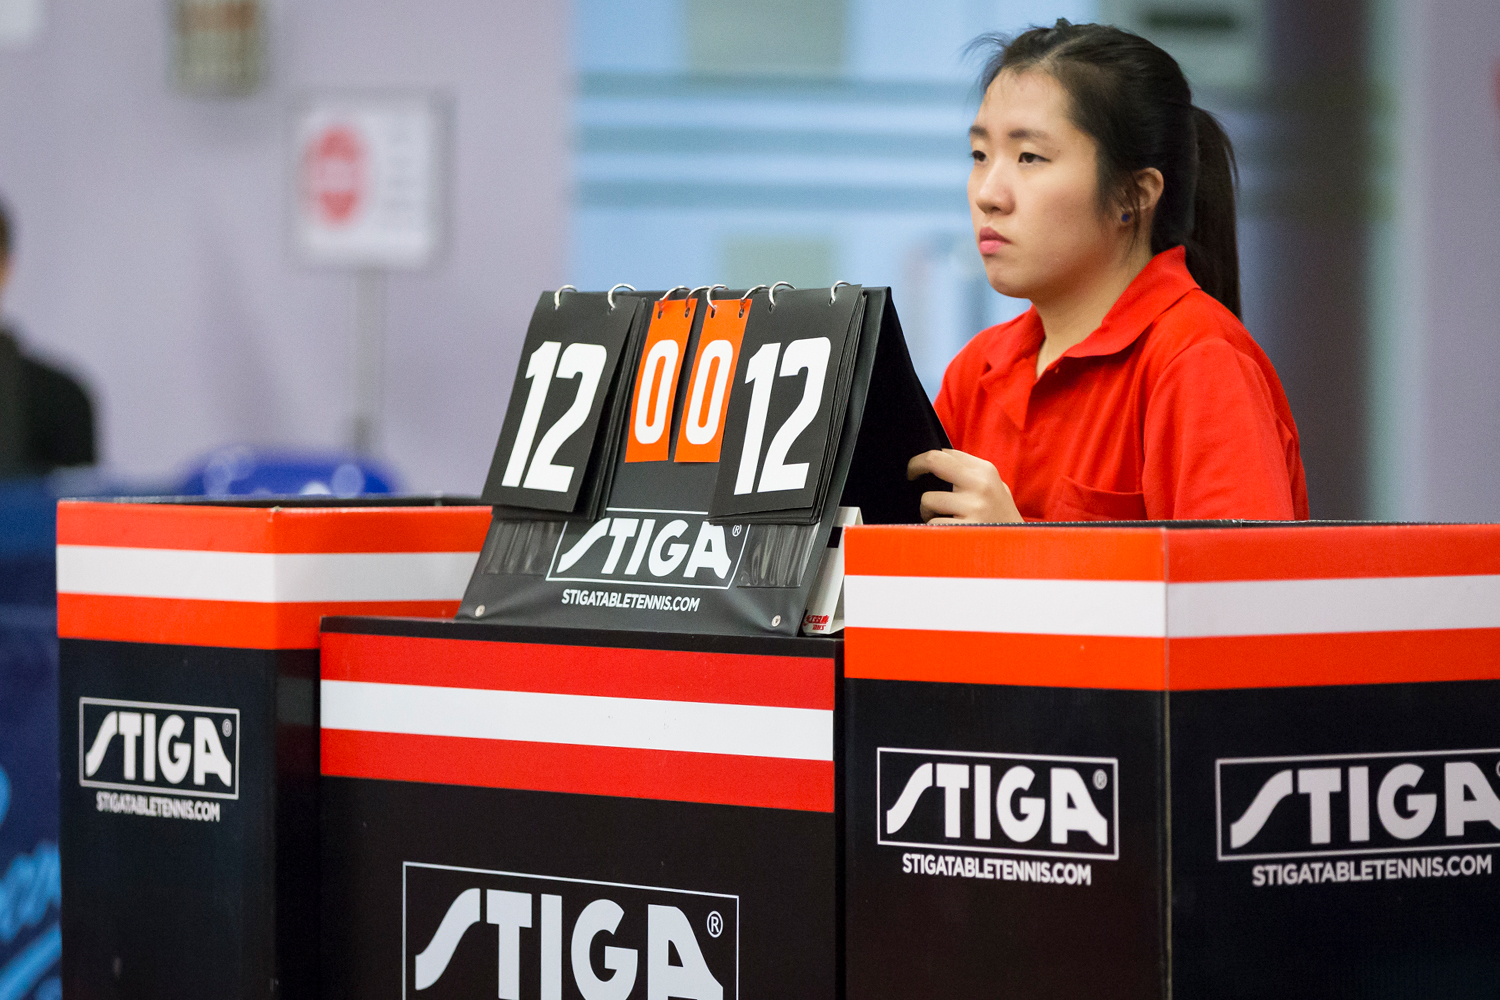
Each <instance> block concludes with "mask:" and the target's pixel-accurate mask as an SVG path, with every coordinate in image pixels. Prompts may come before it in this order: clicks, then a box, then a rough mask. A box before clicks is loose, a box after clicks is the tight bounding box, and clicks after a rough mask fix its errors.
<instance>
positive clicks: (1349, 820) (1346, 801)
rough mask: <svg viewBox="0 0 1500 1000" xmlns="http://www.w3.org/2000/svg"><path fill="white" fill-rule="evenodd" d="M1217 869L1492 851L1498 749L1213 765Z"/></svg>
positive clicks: (1496, 834)
mask: <svg viewBox="0 0 1500 1000" xmlns="http://www.w3.org/2000/svg"><path fill="white" fill-rule="evenodd" d="M1214 784H1215V795H1216V798H1217V802H1218V812H1219V815H1218V837H1219V844H1218V857H1219V860H1220V861H1235V860H1240V859H1245V860H1249V859H1257V858H1301V857H1312V856H1317V855H1331V854H1344V855H1348V854H1389V853H1393V852H1397V851H1440V850H1444V849H1447V848H1455V847H1457V848H1469V847H1500V795H1497V794H1496V788H1497V786H1500V750H1431V751H1425V750H1424V751H1417V752H1412V753H1378V754H1333V755H1324V756H1317V757H1243V758H1226V759H1222V760H1217V761H1215V762H1214Z"/></svg>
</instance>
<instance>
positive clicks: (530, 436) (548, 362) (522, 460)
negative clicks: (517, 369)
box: [500, 340, 609, 493]
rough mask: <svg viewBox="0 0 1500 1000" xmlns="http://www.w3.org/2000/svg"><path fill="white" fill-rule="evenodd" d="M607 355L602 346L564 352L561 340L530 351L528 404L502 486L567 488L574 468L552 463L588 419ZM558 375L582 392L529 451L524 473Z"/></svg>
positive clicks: (577, 347)
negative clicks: (532, 452) (528, 465)
mask: <svg viewBox="0 0 1500 1000" xmlns="http://www.w3.org/2000/svg"><path fill="white" fill-rule="evenodd" d="M559 352H561V355H562V356H561V358H559V357H558V354H559ZM608 359H609V352H608V351H607V350H606V349H605V347H604V345H603V344H582V343H579V344H569V345H568V347H567V350H563V348H562V344H561V343H559V342H558V341H556V340H548V341H544V342H543V343H542V345H541V346H540V347H538V348H537V349H536V350H534V351H532V352H531V359H530V360H529V361H528V362H527V363H526V378H527V379H528V380H529V381H530V382H531V388H530V390H529V391H528V392H527V394H526V408H525V409H524V410H522V411H521V424H520V427H519V428H518V429H517V430H516V442H515V444H514V445H512V446H511V449H510V458H509V460H507V461H506V463H505V475H504V476H502V477H501V479H500V485H502V486H512V487H514V486H522V487H524V488H525V489H528V490H547V491H550V492H553V493H566V492H568V488H569V487H570V486H571V485H572V481H573V473H574V472H575V471H576V470H575V467H574V466H571V465H554V464H553V462H552V460H553V458H555V457H556V456H557V452H558V449H560V448H561V447H562V446H563V444H564V443H565V442H566V441H567V440H568V438H570V437H572V436H573V435H574V434H576V433H578V429H579V428H580V427H582V426H583V425H584V423H585V422H586V421H587V420H588V416H589V411H590V409H592V408H593V405H594V396H595V395H596V394H597V393H598V392H599V380H600V378H601V377H602V376H603V375H604V365H605V362H606V361H608ZM554 376H555V377H556V378H558V379H561V380H564V381H568V380H572V379H574V378H577V379H578V380H579V381H578V393H577V395H575V396H574V397H573V404H572V405H571V406H569V407H568V408H567V410H566V411H564V412H563V414H562V415H561V416H560V417H558V418H557V421H556V422H555V423H553V425H552V426H551V427H550V428H548V429H547V432H546V433H545V434H543V435H542V440H541V441H540V442H539V443H538V444H537V446H536V454H534V455H531V463H530V470H529V471H526V470H527V461H526V460H527V456H528V455H530V453H531V443H532V441H534V440H535V439H536V431H537V425H538V424H539V423H540V422H541V418H542V409H543V408H544V407H545V406H546V405H547V392H548V390H549V389H550V388H551V387H552V381H553V378H554ZM523 471H524V472H526V479H525V481H524V482H522V479H521V474H522V472H523Z"/></svg>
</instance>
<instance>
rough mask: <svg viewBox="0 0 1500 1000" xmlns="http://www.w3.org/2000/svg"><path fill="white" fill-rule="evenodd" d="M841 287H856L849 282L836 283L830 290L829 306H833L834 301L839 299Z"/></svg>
mask: <svg viewBox="0 0 1500 1000" xmlns="http://www.w3.org/2000/svg"><path fill="white" fill-rule="evenodd" d="M840 285H848V286H849V287H850V288H853V287H854V285H853V283H852V282H848V281H835V282H834V283H833V287H831V288H829V289H828V304H829V305H833V303H834V301H835V300H836V299H838V297H839V286H840Z"/></svg>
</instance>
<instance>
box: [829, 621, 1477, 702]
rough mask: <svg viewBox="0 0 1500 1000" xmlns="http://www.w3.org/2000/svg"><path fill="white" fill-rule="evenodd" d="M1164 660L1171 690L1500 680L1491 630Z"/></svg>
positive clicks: (1235, 642)
mask: <svg viewBox="0 0 1500 1000" xmlns="http://www.w3.org/2000/svg"><path fill="white" fill-rule="evenodd" d="M1168 654H1169V657H1170V675H1169V676H1170V684H1171V689H1172V690H1173V691H1198V690H1213V689H1230V688H1264V687H1325V686H1329V685H1335V684H1421V683H1428V682H1433V681H1477V680H1500V629H1493V628H1485V629H1441V630H1433V631H1421V632H1343V633H1320V634H1316V635H1258V636H1234V637H1228V638H1209V639H1171V640H1168ZM851 659H852V658H851Z"/></svg>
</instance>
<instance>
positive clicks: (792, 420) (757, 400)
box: [734, 337, 833, 495]
mask: <svg viewBox="0 0 1500 1000" xmlns="http://www.w3.org/2000/svg"><path fill="white" fill-rule="evenodd" d="M832 348H833V345H832V344H831V343H830V342H829V340H828V338H827V337H809V338H807V339H805V340H794V341H792V342H791V343H790V344H788V345H787V347H786V353H785V354H784V355H782V356H781V375H782V376H783V377H787V376H793V375H796V374H798V373H799V372H803V371H805V372H807V381H806V382H804V383H803V384H802V399H801V400H800V401H798V403H797V406H796V409H794V410H792V412H791V414H790V415H789V416H788V417H787V418H786V421H785V422H784V423H783V424H782V425H781V428H780V430H778V431H777V432H776V436H775V437H773V438H771V446H770V447H769V448H767V449H766V462H765V467H764V468H762V469H761V473H760V486H759V487H756V485H755V469H756V465H757V464H758V463H759V461H760V446H761V442H762V440H763V439H764V438H765V433H766V419H767V417H768V416H769V415H770V409H771V388H772V385H773V383H774V381H775V377H776V357H777V355H778V354H779V353H780V352H781V345H780V344H778V343H770V344H765V345H762V347H761V349H760V350H758V351H756V352H755V354H754V355H753V356H752V357H751V358H750V361H749V363H748V364H747V365H746V366H745V382H746V383H747V384H749V385H751V386H753V388H752V389H751V390H750V414H749V419H748V420H747V421H746V424H745V433H744V438H743V440H744V442H745V444H744V448H743V450H741V452H740V467H739V470H738V473H737V474H736V475H735V478H734V492H735V494H736V495H740V494H745V493H750V492H756V493H772V492H776V491H778V490H800V489H802V488H803V487H804V486H806V485H807V464H808V463H806V462H791V463H788V462H787V460H786V457H787V452H789V451H791V450H792V445H793V444H794V443H796V440H797V438H798V437H800V436H801V434H802V432H803V431H805V430H806V429H807V426H808V425H809V424H811V423H812V422H813V418H814V417H816V416H817V415H818V405H819V403H820V402H821V401H822V398H823V384H824V382H825V381H827V375H828V361H829V358H830V357H831V355H832Z"/></svg>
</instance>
